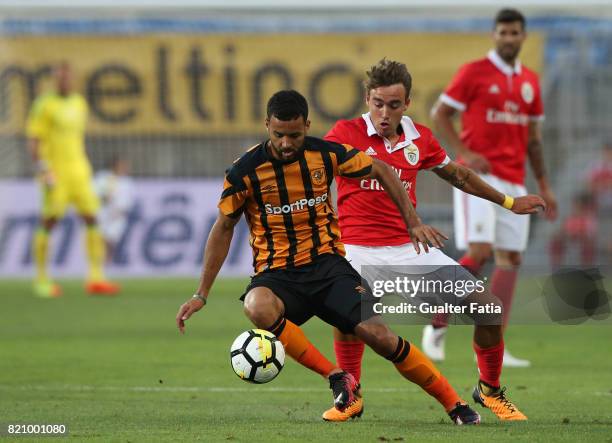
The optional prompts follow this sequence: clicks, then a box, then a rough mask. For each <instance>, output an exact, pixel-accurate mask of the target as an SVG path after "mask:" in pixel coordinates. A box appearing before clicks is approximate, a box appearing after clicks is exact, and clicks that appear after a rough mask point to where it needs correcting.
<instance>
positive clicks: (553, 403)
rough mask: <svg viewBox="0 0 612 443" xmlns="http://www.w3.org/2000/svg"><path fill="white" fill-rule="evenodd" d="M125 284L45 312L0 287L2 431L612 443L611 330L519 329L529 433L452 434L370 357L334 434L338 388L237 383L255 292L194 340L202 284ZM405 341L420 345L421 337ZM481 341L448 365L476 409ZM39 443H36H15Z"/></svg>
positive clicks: (152, 437)
mask: <svg viewBox="0 0 612 443" xmlns="http://www.w3.org/2000/svg"><path fill="white" fill-rule="evenodd" d="M123 284H124V291H123V293H122V294H121V296H119V297H117V298H91V297H87V296H86V295H85V294H84V292H83V290H82V288H81V283H80V282H64V289H65V295H64V297H62V298H61V299H57V300H40V299H36V298H34V297H33V296H32V295H31V293H30V286H29V283H28V282H18V281H3V282H0V423H2V424H3V425H6V424H7V423H65V424H67V425H68V427H69V432H70V434H69V437H67V439H69V440H73V441H83V440H87V441H104V442H106V441H117V442H135V441H143V442H151V441H196V440H200V441H211V442H217V441H235V442H240V441H242V442H249V443H250V442H259V441H262V442H275V441H283V442H285V441H310V442H314V441H317V442H318V441H335V442H340V441H341V442H352V441H355V442H356V441H359V442H361V441H366V442H367V441H370V442H377V441H405V442H409V441H410V442H417V441H418V442H420V441H451V440H452V441H457V442H462V441H468V442H478V441H487V442H490V441H513V442H516V441H519V442H522V441H530V442H534V441H543V442H544V441H545V442H548V441H588V442H596V441H612V350H611V348H612V341H611V339H612V334H611V333H612V329H611V328H610V326H609V325H608V326H590V325H584V326H514V327H511V328H510V329H509V330H508V334H507V337H506V343H507V344H508V345H509V347H510V349H511V350H512V352H513V353H515V354H516V355H518V356H521V357H526V358H530V359H531V360H532V362H533V367H532V368H529V369H507V370H505V372H504V374H503V379H502V382H503V383H504V384H506V385H508V388H509V389H508V392H509V396H510V398H511V399H512V400H514V401H515V402H516V403H517V404H518V405H519V406H520V407H521V409H522V410H523V411H524V412H525V413H526V414H527V415H528V416H529V418H530V420H529V422H527V423H501V422H499V421H497V420H496V418H495V417H494V416H493V415H492V414H491V413H490V412H489V411H487V410H483V409H481V408H478V410H479V411H480V412H481V415H482V418H483V422H482V424H481V425H479V426H476V427H458V426H454V425H452V424H451V422H450V420H449V419H448V417H447V416H446V414H445V413H444V411H443V410H442V409H441V408H440V407H439V406H438V404H437V403H436V402H435V401H434V400H433V399H431V398H430V397H428V396H427V395H426V394H425V393H423V392H421V391H420V389H418V388H417V387H416V386H414V385H412V384H410V383H409V382H407V381H405V380H404V379H402V378H401V377H400V375H399V374H398V373H396V371H395V369H394V368H393V367H392V366H391V365H390V364H389V363H388V362H386V361H385V360H383V359H381V358H379V357H378V356H376V355H375V354H374V353H373V352H371V351H366V355H365V361H364V375H363V380H362V382H363V386H364V394H365V413H364V416H363V417H362V418H361V419H359V420H355V421H353V422H350V423H343V424H333V423H325V422H323V421H322V420H321V419H320V415H321V413H322V411H323V410H324V409H326V408H327V407H329V406H330V404H331V395H330V391H329V389H328V386H327V382H326V381H325V380H323V379H321V378H320V377H319V376H317V375H315V374H312V373H309V372H308V371H307V370H305V369H303V368H302V367H300V366H299V365H297V364H296V363H295V362H293V361H290V360H288V361H287V363H286V365H285V368H284V369H283V371H282V372H281V374H280V375H279V377H278V378H277V379H276V380H274V381H273V382H271V383H269V384H268V385H264V386H255V385H250V384H247V383H245V382H243V381H241V380H239V379H238V378H237V377H236V376H235V375H234V374H233V372H232V370H231V368H230V365H229V357H228V349H229V346H230V344H231V342H232V340H233V339H234V338H235V337H236V336H237V335H238V334H239V333H240V332H242V331H243V330H245V329H248V328H250V324H249V322H248V321H247V319H246V318H245V317H244V316H243V314H242V310H241V305H240V303H239V302H238V300H237V297H238V296H239V295H240V293H241V291H242V289H243V288H244V286H245V281H244V280H222V281H219V282H218V283H217V285H216V287H215V288H214V291H213V294H212V295H211V298H210V302H209V305H208V306H207V307H206V308H205V309H204V311H202V312H200V313H198V314H196V315H195V316H194V317H193V319H192V320H190V321H189V322H188V325H187V333H186V335H185V336H181V335H179V333H178V332H177V329H176V327H175V324H174V316H175V314H176V311H177V309H178V307H179V305H180V303H182V302H183V301H184V300H185V299H186V298H188V297H189V296H190V294H191V293H192V291H193V289H194V286H195V284H196V281H195V280H139V281H135V280H133V281H132V280H130V281H125V282H123ZM394 329H395V330H396V331H397V332H398V333H399V334H401V335H402V336H404V337H405V338H407V339H409V340H410V341H415V342H416V343H417V344H418V343H419V342H420V332H421V328H420V327H417V326H397V327H394ZM471 330H472V328H471V327H467V326H456V327H454V328H452V329H451V331H450V332H449V336H448V340H447V361H446V362H445V363H443V364H441V365H440V369H441V370H442V372H443V373H444V374H445V375H446V376H447V377H448V379H449V380H450V382H451V383H452V385H453V386H455V387H456V389H457V390H458V391H459V392H460V394H461V395H462V396H463V397H464V398H465V399H466V400H467V399H469V400H470V401H471V399H470V398H469V396H470V389H471V388H472V386H473V385H474V382H475V381H476V379H477V371H476V366H475V363H474V360H473V353H472V352H471V339H470V337H471ZM305 331H306V333H307V334H308V335H309V337H310V338H311V340H312V341H313V342H314V343H315V344H316V345H317V346H319V347H320V349H321V350H322V351H323V352H324V353H325V354H326V355H328V356H329V357H330V358H332V357H333V353H332V339H331V328H330V327H328V326H327V325H325V324H323V323H322V322H321V321H320V320H318V319H313V320H311V321H310V322H309V323H308V324H307V325H306V326H305ZM2 439H3V437H1V436H0V440H2ZM28 440H32V441H33V440H36V439H35V438H20V439H19V440H15V441H28ZM39 440H40V439H39ZM60 440H62V439H54V440H53V441H60Z"/></svg>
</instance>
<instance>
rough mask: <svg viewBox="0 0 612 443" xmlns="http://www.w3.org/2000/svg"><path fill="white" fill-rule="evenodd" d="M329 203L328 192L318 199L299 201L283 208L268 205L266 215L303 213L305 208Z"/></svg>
mask: <svg viewBox="0 0 612 443" xmlns="http://www.w3.org/2000/svg"><path fill="white" fill-rule="evenodd" d="M326 201H327V192H326V193H325V194H323V195H318V196H317V197H316V198H311V199H307V198H303V199H301V200H297V201H295V202H293V203H291V204H288V205H283V206H272V205H271V204H270V203H266V205H265V208H266V214H274V215H280V214H289V213H291V212H298V211H303V210H304V208H312V207H314V206H317V205H320V204H321V203H325V202H326Z"/></svg>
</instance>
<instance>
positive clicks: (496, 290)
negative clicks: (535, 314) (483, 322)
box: [491, 266, 518, 328]
mask: <svg viewBox="0 0 612 443" xmlns="http://www.w3.org/2000/svg"><path fill="white" fill-rule="evenodd" d="M517 277H518V269H517V268H516V267H511V266H508V267H496V268H495V270H494V271H493V275H492V276H491V292H492V293H493V295H495V296H496V297H497V298H499V299H500V300H501V302H502V304H503V312H504V320H503V322H504V328H505V327H506V326H507V325H508V318H509V317H510V308H511V307H512V299H513V298H514V288H515V286H516V280H517Z"/></svg>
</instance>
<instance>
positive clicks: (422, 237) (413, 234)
mask: <svg viewBox="0 0 612 443" xmlns="http://www.w3.org/2000/svg"><path fill="white" fill-rule="evenodd" d="M408 233H409V234H410V239H411V240H412V244H413V245H414V249H415V250H416V253H417V254H420V253H421V247H420V245H419V243H421V244H422V245H423V249H424V250H425V252H426V253H428V252H429V245H432V246H434V247H436V248H442V247H443V246H444V240H448V237H447V236H446V235H445V234H443V233H442V232H440V231H438V230H437V229H436V228H434V227H433V226H429V225H418V226H415V227H412V228H410V229H409V230H408Z"/></svg>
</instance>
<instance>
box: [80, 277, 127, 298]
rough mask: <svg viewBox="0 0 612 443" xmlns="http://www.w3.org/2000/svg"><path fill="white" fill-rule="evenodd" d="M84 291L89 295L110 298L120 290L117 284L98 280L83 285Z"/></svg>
mask: <svg viewBox="0 0 612 443" xmlns="http://www.w3.org/2000/svg"><path fill="white" fill-rule="evenodd" d="M85 290H86V291H87V293H88V294H89V295H104V296H112V295H117V293H119V291H120V290H121V287H120V286H119V285H118V284H117V283H112V282H110V281H106V280H100V281H89V282H87V284H86V285H85Z"/></svg>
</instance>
